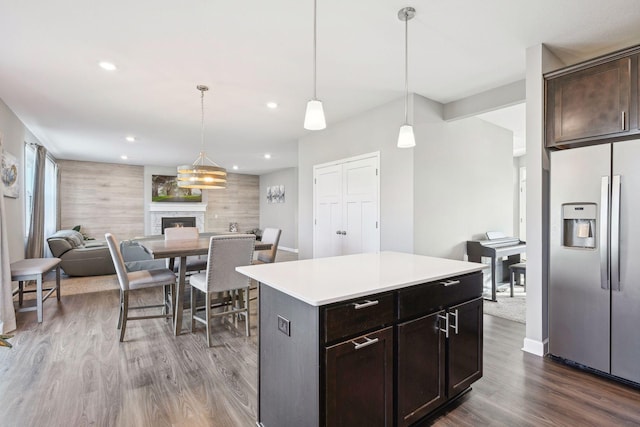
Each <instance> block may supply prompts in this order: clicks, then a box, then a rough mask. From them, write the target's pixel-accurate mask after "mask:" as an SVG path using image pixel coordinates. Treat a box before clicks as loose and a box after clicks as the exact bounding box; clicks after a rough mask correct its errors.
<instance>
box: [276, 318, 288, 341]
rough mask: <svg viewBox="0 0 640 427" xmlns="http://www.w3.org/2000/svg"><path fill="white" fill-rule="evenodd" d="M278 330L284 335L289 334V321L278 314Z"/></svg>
mask: <svg viewBox="0 0 640 427" xmlns="http://www.w3.org/2000/svg"><path fill="white" fill-rule="evenodd" d="M278 330H279V331H280V332H282V333H283V334H285V335H286V336H288V337H290V336H291V322H289V321H288V320H287V319H285V318H284V317H282V316H280V315H278Z"/></svg>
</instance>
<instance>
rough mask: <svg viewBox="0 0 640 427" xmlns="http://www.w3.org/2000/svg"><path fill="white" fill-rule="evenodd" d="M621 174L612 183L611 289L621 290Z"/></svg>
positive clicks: (614, 177)
mask: <svg viewBox="0 0 640 427" xmlns="http://www.w3.org/2000/svg"><path fill="white" fill-rule="evenodd" d="M620 188H621V186H620V175H614V176H613V181H612V183H611V289H612V290H614V291H620Z"/></svg>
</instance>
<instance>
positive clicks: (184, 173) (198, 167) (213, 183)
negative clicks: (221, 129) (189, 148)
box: [177, 85, 227, 190]
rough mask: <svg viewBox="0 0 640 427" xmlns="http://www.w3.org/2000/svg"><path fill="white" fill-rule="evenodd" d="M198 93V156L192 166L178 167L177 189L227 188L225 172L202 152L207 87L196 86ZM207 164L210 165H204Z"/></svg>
mask: <svg viewBox="0 0 640 427" xmlns="http://www.w3.org/2000/svg"><path fill="white" fill-rule="evenodd" d="M197 89H198V90H199V91H200V108H201V124H202V129H201V144H202V147H201V149H200V154H199V155H198V157H197V158H196V160H195V162H193V164H192V165H182V166H178V177H177V181H178V187H180V188H199V189H202V190H210V189H217V188H226V187H227V171H226V170H225V169H224V168H222V167H220V166H218V165H217V164H216V163H215V162H214V161H213V160H211V159H210V158H209V157H207V154H206V153H205V152H204V93H205V92H206V91H208V90H209V88H208V87H207V86H204V85H198V86H197ZM206 162H209V163H210V164H209V165H208V164H206Z"/></svg>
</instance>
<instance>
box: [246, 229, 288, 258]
mask: <svg viewBox="0 0 640 427" xmlns="http://www.w3.org/2000/svg"><path fill="white" fill-rule="evenodd" d="M280 234H282V230H280V229H279V228H265V229H264V231H263V232H262V239H261V240H260V241H261V242H262V243H271V249H268V250H264V251H258V256H257V259H256V260H254V261H253V264H270V263H272V262H275V261H276V253H277V252H278V243H279V242H280Z"/></svg>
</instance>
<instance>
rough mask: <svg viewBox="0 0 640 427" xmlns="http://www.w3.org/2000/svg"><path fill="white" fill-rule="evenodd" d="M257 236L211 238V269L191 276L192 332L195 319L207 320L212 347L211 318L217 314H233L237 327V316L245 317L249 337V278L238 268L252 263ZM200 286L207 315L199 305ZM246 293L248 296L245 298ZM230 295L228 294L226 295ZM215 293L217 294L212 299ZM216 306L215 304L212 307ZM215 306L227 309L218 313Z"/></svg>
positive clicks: (209, 256) (208, 342) (203, 321)
mask: <svg viewBox="0 0 640 427" xmlns="http://www.w3.org/2000/svg"><path fill="white" fill-rule="evenodd" d="M255 241H256V236H254V235H253V234H237V235H220V236H213V237H211V240H210V241H209V253H208V257H207V268H206V271H205V272H204V273H196V274H193V275H191V278H190V279H189V284H190V285H191V307H192V309H191V332H193V331H194V327H195V322H196V321H198V322H200V323H204V324H205V325H206V332H207V346H209V347H211V341H212V340H211V320H212V319H213V318H214V317H217V316H228V315H233V316H234V320H235V322H234V323H235V324H236V326H237V316H239V315H243V316H244V319H245V332H246V334H247V336H249V302H248V298H247V297H246V296H247V295H248V292H249V278H248V277H247V276H244V275H242V274H240V273H238V272H237V271H236V267H240V266H244V265H250V264H251V260H252V259H253V249H254V246H255ZM196 289H197V290H198V291H200V292H203V293H205V294H206V298H205V304H204V317H201V316H199V315H198V308H196V294H197V292H196ZM241 292H244V293H245V295H244V298H241V297H242V295H241V294H240V293H241ZM225 294H226V296H225ZM212 295H217V298H216V300H215V301H212V298H211V297H212ZM212 305H213V307H212ZM213 308H221V309H222V310H223V311H221V312H218V311H216V312H214V311H213Z"/></svg>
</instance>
